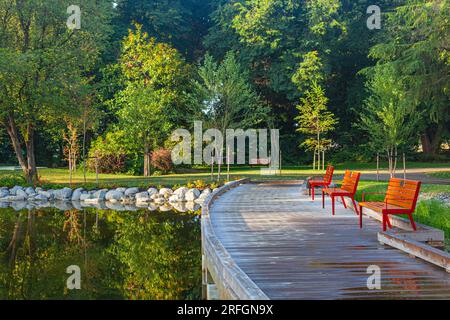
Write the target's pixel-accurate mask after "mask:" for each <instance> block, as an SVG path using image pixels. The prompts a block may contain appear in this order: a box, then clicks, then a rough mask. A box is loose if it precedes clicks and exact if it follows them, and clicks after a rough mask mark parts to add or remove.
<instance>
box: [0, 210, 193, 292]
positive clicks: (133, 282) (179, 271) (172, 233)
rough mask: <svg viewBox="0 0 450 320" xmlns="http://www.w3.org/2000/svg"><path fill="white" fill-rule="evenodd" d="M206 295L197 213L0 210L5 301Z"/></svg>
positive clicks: (0, 262) (1, 281)
mask: <svg viewBox="0 0 450 320" xmlns="http://www.w3.org/2000/svg"><path fill="white" fill-rule="evenodd" d="M72 265H76V266H79V268H80V270H81V289H80V290H69V289H68V288H67V285H66V282H67V279H68V278H69V277H70V276H71V274H68V273H66V271H67V268H68V267H69V266H72ZM200 297H201V231H200V216H199V212H195V213H194V212H186V213H180V212H176V211H167V212H162V211H158V210H157V211H149V210H139V211H112V210H99V209H84V210H77V209H73V210H68V211H61V210H58V209H55V208H47V209H33V210H21V211H15V210H13V209H12V208H5V209H0V299H199V298H200Z"/></svg>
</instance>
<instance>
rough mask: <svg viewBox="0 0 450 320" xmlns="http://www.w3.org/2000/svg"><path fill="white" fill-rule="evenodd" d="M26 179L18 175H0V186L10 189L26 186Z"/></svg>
mask: <svg viewBox="0 0 450 320" xmlns="http://www.w3.org/2000/svg"><path fill="white" fill-rule="evenodd" d="M26 184H27V182H26V179H25V177H24V176H23V174H20V173H5V174H2V175H0V186H1V187H8V188H12V187H14V186H24V185H26Z"/></svg>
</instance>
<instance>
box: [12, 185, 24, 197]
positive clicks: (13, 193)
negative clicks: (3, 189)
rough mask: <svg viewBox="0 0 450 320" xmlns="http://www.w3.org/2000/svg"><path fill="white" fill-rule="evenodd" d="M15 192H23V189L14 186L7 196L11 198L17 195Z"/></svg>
mask: <svg viewBox="0 0 450 320" xmlns="http://www.w3.org/2000/svg"><path fill="white" fill-rule="evenodd" d="M17 190H23V188H22V187H21V186H15V187H13V188H11V189H10V190H9V194H10V195H12V196H15V195H16V193H17Z"/></svg>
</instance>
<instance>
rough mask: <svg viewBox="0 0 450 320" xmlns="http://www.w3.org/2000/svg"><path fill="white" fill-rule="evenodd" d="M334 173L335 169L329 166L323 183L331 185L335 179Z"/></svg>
mask: <svg viewBox="0 0 450 320" xmlns="http://www.w3.org/2000/svg"><path fill="white" fill-rule="evenodd" d="M333 172H334V167H333V166H328V167H327V171H326V172H325V175H324V176H323V181H324V182H326V183H331V180H332V179H333Z"/></svg>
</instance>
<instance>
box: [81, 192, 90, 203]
mask: <svg viewBox="0 0 450 320" xmlns="http://www.w3.org/2000/svg"><path fill="white" fill-rule="evenodd" d="M88 199H92V195H91V194H90V193H88V192H83V193H82V194H81V196H80V201H86V200H88Z"/></svg>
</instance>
